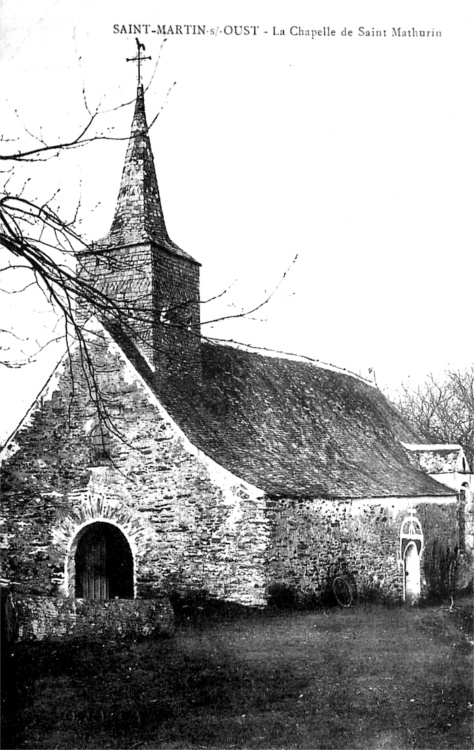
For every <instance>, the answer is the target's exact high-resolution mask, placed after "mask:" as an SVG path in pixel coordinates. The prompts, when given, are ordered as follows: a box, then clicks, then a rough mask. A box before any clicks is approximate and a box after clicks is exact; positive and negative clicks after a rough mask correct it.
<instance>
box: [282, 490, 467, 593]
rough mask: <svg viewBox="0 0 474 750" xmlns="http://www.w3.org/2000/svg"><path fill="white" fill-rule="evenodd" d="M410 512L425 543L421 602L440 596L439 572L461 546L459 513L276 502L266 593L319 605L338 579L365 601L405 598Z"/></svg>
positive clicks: (396, 503) (434, 507)
mask: <svg viewBox="0 0 474 750" xmlns="http://www.w3.org/2000/svg"><path fill="white" fill-rule="evenodd" d="M412 510H413V511H414V513H415V516H416V517H418V518H419V520H420V522H421V526H422V529H423V533H424V538H425V550H424V552H423V553H422V557H421V566H422V595H424V596H429V595H431V594H437V593H439V589H440V586H439V576H440V566H441V567H442V566H443V565H444V562H442V561H443V560H444V559H445V558H446V556H447V557H449V559H451V554H452V552H453V551H454V549H455V548H456V546H457V543H458V539H457V524H456V513H457V506H456V505H455V504H452V503H451V504H448V503H446V504H442V503H440V502H439V501H436V500H433V501H431V502H429V501H427V502H425V503H418V504H417V505H416V506H413V501H410V500H409V499H396V500H393V501H391V500H388V501H386V502H377V501H370V500H366V501H360V500H354V501H350V500H288V499H286V500H283V499H278V500H275V501H273V505H272V509H271V514H272V516H273V524H274V538H273V540H272V544H271V549H272V552H271V554H270V557H269V569H268V579H269V582H271V583H270V593H271V587H272V585H273V587H275V586H277V587H278V586H280V587H281V588H282V589H285V588H286V589H288V590H289V591H293V592H294V594H295V596H296V598H299V599H300V600H302V601H304V600H305V599H306V600H309V599H316V600H317V599H321V598H324V597H325V596H329V595H330V590H331V585H332V581H333V579H334V577H335V576H336V575H338V574H340V573H348V574H350V575H351V576H353V577H354V579H355V581H356V584H357V589H358V593H359V595H361V596H362V597H366V598H369V599H370V598H381V599H389V600H399V599H401V598H403V575H404V572H403V565H402V556H401V548H400V529H401V525H402V522H403V520H404V519H405V518H406V517H407V516H409V515H410V514H411V512H412ZM433 548H434V550H435V551H434V555H433ZM440 560H441V563H440ZM443 575H444V579H443V580H445V579H446V575H445V574H444V573H443ZM443 585H444V584H443Z"/></svg>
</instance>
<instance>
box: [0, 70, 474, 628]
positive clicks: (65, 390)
mask: <svg viewBox="0 0 474 750" xmlns="http://www.w3.org/2000/svg"><path fill="white" fill-rule="evenodd" d="M78 272H79V274H80V276H81V279H83V280H84V283H86V284H90V285H91V286H93V287H94V288H95V289H98V290H99V291H100V293H101V294H103V298H104V300H110V305H108V306H105V307H102V308H101V309H100V310H97V309H93V308H91V307H88V306H87V305H86V306H85V307H84V309H83V310H81V311H80V315H82V317H83V320H84V321H87V323H85V324H84V341H83V342H82V343H81V345H78V346H76V347H75V348H74V349H73V350H71V351H70V352H68V353H67V354H65V356H64V358H63V359H62V360H61V362H60V363H59V364H58V366H57V367H56V369H55V371H54V372H53V373H52V375H51V377H50V379H49V380H48V382H47V384H46V385H45V387H44V389H43V391H42V393H41V394H40V396H39V398H38V399H37V401H36V402H35V403H34V404H33V406H32V408H31V410H30V411H29V413H28V414H27V415H26V417H25V419H24V420H23V421H22V423H21V424H20V425H19V427H18V428H17V430H16V431H15V432H14V434H13V435H12V437H11V439H10V440H9V441H8V443H7V444H6V445H5V447H4V449H3V453H2V459H3V460H2V516H3V518H2V532H3V534H2V553H3V557H4V562H3V583H4V585H5V586H6V587H7V588H8V589H9V590H10V591H11V592H12V596H13V598H14V602H15V608H16V612H17V619H18V623H19V624H18V625H17V631H18V632H17V637H20V638H38V639H41V638H45V637H51V636H53V635H57V636H64V635H67V634H69V635H71V634H72V635H77V634H84V632H87V629H88V628H95V629H96V631H97V632H100V633H110V632H114V631H116V630H119V632H128V631H129V630H130V629H132V630H133V629H134V628H135V629H138V631H139V632H142V633H149V632H153V631H154V630H156V629H162V630H163V629H164V630H166V629H169V628H171V627H172V611H171V608H170V606H169V598H168V597H170V596H171V597H173V596H175V597H176V596H181V597H185V596H187V595H193V594H199V595H201V596H203V597H208V598H212V599H217V600H223V601H230V602H236V603H239V604H242V605H252V606H265V605H266V604H268V603H269V602H271V601H274V602H277V601H278V600H279V599H280V600H281V599H282V598H283V599H284V598H285V597H286V599H288V597H290V598H291V599H292V601H293V602H294V603H296V604H298V603H300V604H304V603H305V602H307V603H310V602H315V603H317V602H318V601H327V600H328V597H329V598H330V597H331V596H332V595H333V593H334V587H333V584H334V581H335V579H338V578H341V577H343V578H345V579H347V580H348V581H350V585H351V591H353V592H355V591H357V593H358V595H359V596H361V597H366V598H375V597H377V598H380V599H382V600H401V601H407V602H416V601H418V600H419V599H420V598H423V597H428V596H439V597H445V596H447V595H448V594H449V593H451V592H453V591H454V590H455V589H456V587H457V586H459V585H465V584H466V581H464V582H462V584H460V583H459V576H458V571H459V569H460V568H461V567H463V569H464V567H465V566H464V563H465V561H466V560H469V559H471V556H472V550H473V542H474V540H473V515H472V494H471V491H470V488H471V473H470V468H469V466H468V465H467V462H466V460H465V456H458V459H459V460H458V459H456V458H453V455H452V454H453V452H455V450H456V447H454V448H453V446H447V447H446V451H449V452H450V455H451V459H452V460H451V464H450V466H451V468H452V466H455V471H456V473H457V479H459V480H463V481H460V484H459V483H458V485H459V486H458V485H455V486H454V485H453V482H451V483H450V482H443V478H442V477H441V478H440V476H438V477H435V476H434V475H435V474H436V473H438V474H440V473H442V472H439V471H438V472H436V471H433V472H431V471H430V466H431V464H430V463H429V461H428V463H427V456H428V453H429V446H426V450H424V449H423V446H424V445H425V444H424V442H423V438H422V437H420V436H419V435H418V434H416V432H415V431H414V430H413V429H412V428H411V427H410V426H409V425H408V424H407V423H406V422H405V421H404V420H403V419H402V417H401V416H400V415H399V414H398V413H397V411H396V410H395V408H394V407H393V406H392V405H391V404H390V403H389V402H388V401H387V400H386V399H385V398H384V396H383V395H382V394H381V393H380V391H378V389H377V388H375V387H374V386H373V385H372V384H370V383H368V382H366V381H364V380H363V379H362V378H358V377H356V376H351V375H349V374H347V373H345V372H342V371H338V370H336V369H328V368H323V367H318V366H315V365H313V364H310V363H307V362H302V361H298V360H296V359H285V358H277V357H267V356H262V355H260V354H256V353H252V352H249V351H246V350H243V349H237V348H234V347H230V346H221V345H217V344H215V343H212V342H209V341H205V340H203V339H202V338H201V335H200V312H199V309H200V289H199V272H200V265H199V263H198V262H197V261H196V260H195V259H194V258H192V257H191V256H190V255H188V254H187V253H186V252H184V251H183V250H181V249H180V248H179V247H178V246H177V245H176V244H175V243H174V242H173V241H172V240H171V239H170V237H169V235H168V231H167V228H166V224H165V219H164V215H163V210H162V206H161V200H160V194H159V189H158V180H157V174H156V169H155V164H154V158H153V153H152V148H151V143H150V137H149V132H148V126H147V121H146V113H145V101H144V92H143V87H142V86H141V85H139V86H138V90H137V98H136V104H135V112H134V116H133V122H132V128H131V134H130V140H129V143H128V148H127V151H126V155H125V162H124V168H123V173H122V178H121V184H120V189H119V194H118V199H117V204H116V209H115V215H114V218H113V222H112V226H111V229H110V231H109V233H108V234H107V235H106V236H105V238H103V239H102V240H100V241H98V242H96V243H94V244H93V245H91V246H90V247H89V248H88V249H87V250H86V251H85V252H83V253H82V254H81V255H80V257H79V259H78ZM85 353H86V354H85ZM438 448H439V450H438V453H440V451H441V448H442V447H440V446H438ZM431 452H433V451H431ZM433 460H434V459H433ZM453 462H454V463H453ZM435 463H436V462H435ZM436 467H437V469H439V462H438V464H436ZM460 487H462V488H464V489H463V491H461V490H460Z"/></svg>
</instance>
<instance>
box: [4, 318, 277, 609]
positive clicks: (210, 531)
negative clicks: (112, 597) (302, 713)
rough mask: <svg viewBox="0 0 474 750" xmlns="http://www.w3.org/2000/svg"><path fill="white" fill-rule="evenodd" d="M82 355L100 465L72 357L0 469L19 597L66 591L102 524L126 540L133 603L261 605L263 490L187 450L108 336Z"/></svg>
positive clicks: (12, 577)
mask: <svg viewBox="0 0 474 750" xmlns="http://www.w3.org/2000/svg"><path fill="white" fill-rule="evenodd" d="M91 351H93V352H94V359H95V375H96V378H97V383H98V387H99V389H100V392H101V393H102V394H103V395H104V397H105V396H106V398H107V413H108V415H109V417H110V420H111V421H110V424H107V425H106V428H107V429H108V430H109V437H108V449H109V451H110V455H109V459H108V460H105V461H103V460H102V461H101V462H100V465H96V464H95V463H94V460H93V455H92V454H93V451H92V449H91V436H92V433H93V430H94V427H95V425H96V424H97V421H98V414H97V409H96V406H95V405H94V403H93V400H92V399H91V397H90V394H89V390H88V389H89V385H88V384H87V382H86V381H85V379H84V377H83V373H82V375H81V367H82V363H81V360H80V357H79V355H78V354H75V355H74V357H73V367H72V376H71V371H70V369H69V367H68V366H64V367H63V368H62V369H61V368H60V370H58V372H57V374H56V376H55V378H54V379H53V380H52V381H51V382H50V384H49V386H48V389H47V390H46V391H44V393H43V395H42V397H41V398H40V400H39V401H38V404H37V406H36V408H35V409H34V410H33V411H32V413H31V414H30V416H29V418H28V419H27V420H26V422H25V423H24V424H23V426H22V428H21V429H20V430H19V432H18V434H17V435H16V437H15V441H14V443H13V445H12V446H11V448H10V450H9V456H10V457H9V458H8V459H7V460H6V462H5V463H4V466H3V476H2V482H3V485H2V490H3V511H4V521H3V526H2V531H3V536H2V539H3V542H2V546H3V552H4V568H3V570H4V572H3V575H4V576H5V577H6V578H7V579H8V580H9V581H10V582H13V583H15V584H17V586H19V587H20V591H21V592H22V593H24V594H28V595H41V596H55V595H58V596H74V555H73V550H74V540H75V539H76V538H77V535H78V534H79V532H80V531H81V530H82V529H84V527H85V526H86V525H87V524H90V523H92V522H99V521H100V522H104V523H111V524H114V525H116V526H117V527H118V528H119V529H120V531H121V532H122V533H123V535H124V536H125V538H126V540H127V542H128V544H129V545H130V549H131V552H132V555H133V561H134V586H135V596H136V597H139V598H154V597H155V596H156V594H157V592H162V591H167V592H172V591H177V592H184V591H189V590H198V591H205V592H207V593H208V594H209V595H210V596H213V597H219V598H222V599H227V600H231V601H238V602H241V603H248V604H261V603H264V601H265V599H264V597H265V583H266V580H265V560H266V548H267V544H268V538H269V522H268V519H267V518H266V515H265V499H264V497H263V494H262V493H261V492H260V491H259V490H258V489H256V488H254V487H252V486H250V485H248V484H246V483H245V482H243V481H241V480H239V479H238V478H236V477H234V476H233V475H231V474H230V473H229V472H227V471H225V470H224V469H222V468H221V467H219V466H218V465H217V464H215V463H214V462H213V461H212V460H210V459H208V458H207V457H206V456H204V455H203V454H201V453H200V452H199V451H197V450H196V449H195V448H194V447H193V446H192V445H191V444H190V443H189V441H188V440H187V438H186V437H185V436H184V434H183V433H182V432H181V431H180V429H179V427H178V426H177V425H176V424H175V423H174V422H173V421H172V420H171V419H170V418H169V416H168V415H167V413H166V412H165V411H164V409H163V408H162V407H161V406H160V404H159V402H158V401H157V399H156V398H155V396H154V395H153V394H152V393H151V391H150V390H149V389H148V387H147V386H146V385H145V384H144V382H143V381H142V380H141V378H140V377H139V376H138V375H137V373H136V371H135V370H134V368H133V367H132V366H131V365H130V363H128V362H127V361H126V359H125V357H124V355H123V354H122V353H121V352H120V350H119V349H118V347H117V346H116V345H115V344H113V343H112V342H111V340H110V337H109V336H108V335H107V334H105V333H103V332H102V334H100V335H99V333H98V334H97V338H96V339H95V341H94V345H93V348H92V350H91Z"/></svg>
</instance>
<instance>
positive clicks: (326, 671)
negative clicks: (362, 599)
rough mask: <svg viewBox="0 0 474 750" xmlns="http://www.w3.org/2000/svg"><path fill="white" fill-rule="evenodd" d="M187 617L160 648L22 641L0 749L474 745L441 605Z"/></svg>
mask: <svg viewBox="0 0 474 750" xmlns="http://www.w3.org/2000/svg"><path fill="white" fill-rule="evenodd" d="M193 618H194V620H195V621H194V622H193ZM181 619H182V624H181V625H180V626H179V627H178V631H177V634H176V636H175V638H172V639H167V640H143V641H132V640H130V641H120V642H119V641H118V642H109V643H104V644H101V643H85V642H79V641H76V642H71V643H68V644H30V645H26V644H25V645H18V646H17V647H16V648H15V650H14V652H13V654H11V655H10V656H9V657H8V659H7V662H6V664H4V669H6V677H7V679H8V682H9V689H8V690H7V691H6V693H5V701H4V709H5V711H4V722H5V724H4V733H3V743H2V747H4V748H57V747H59V748H61V749H62V750H68V749H69V748H91V749H92V748H99V747H113V748H131V747H135V748H152V747H157V746H162V747H174V748H185V747H197V746H203V745H205V746H208V747H221V748H227V747H252V748H254V747H258V748H269V747H275V746H277V747H288V748H293V747H312V748H364V749H366V748H383V747H386V748H389V749H390V750H396V749H397V748H416V747H418V748H428V747H430V748H433V749H434V748H448V747H449V748H470V747H471V742H472V732H471V726H470V710H469V703H470V701H471V700H472V674H471V671H470V670H471V666H470V657H469V655H468V653H467V650H466V644H467V640H466V634H465V632H464V631H463V630H462V628H461V625H462V623H464V622H465V620H464V619H462V618H461V619H458V620H456V619H454V618H453V616H452V613H449V611H446V610H441V609H439V608H438V609H429V608H425V609H423V610H419V611H414V610H411V611H410V610H406V609H396V610H386V609H384V608H373V609H367V610H363V609H362V608H359V609H354V610H344V611H341V610H327V611H326V610H324V611H319V612H313V613H306V614H303V613H293V614H286V615H281V614H280V615H278V614H275V613H270V614H269V613H261V612H255V611H249V610H244V612H243V614H242V613H241V615H240V616H239V612H238V610H237V609H235V608H233V607H231V608H230V609H229V608H224V609H221V608H219V609H218V610H216V611H214V613H212V612H210V611H209V610H208V609H207V610H206V609H204V610H202V611H201V610H197V613H195V614H194V615H193V616H192V617H190V616H189V611H188V610H187V609H186V608H185V607H184V608H183V611H182V618H181ZM467 645H468V644H467Z"/></svg>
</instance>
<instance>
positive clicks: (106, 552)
mask: <svg viewBox="0 0 474 750" xmlns="http://www.w3.org/2000/svg"><path fill="white" fill-rule="evenodd" d="M74 563H75V565H74V569H75V596H76V598H78V599H133V557H132V552H131V549H130V545H129V544H128V542H127V540H126V538H125V536H124V535H123V534H122V532H121V531H120V529H118V528H117V527H116V526H114V525H113V524H110V523H103V522H96V523H91V524H89V525H88V526H86V527H85V528H84V529H83V530H82V531H81V532H80V535H79V538H78V540H77V546H76V549H75V553H74Z"/></svg>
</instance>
